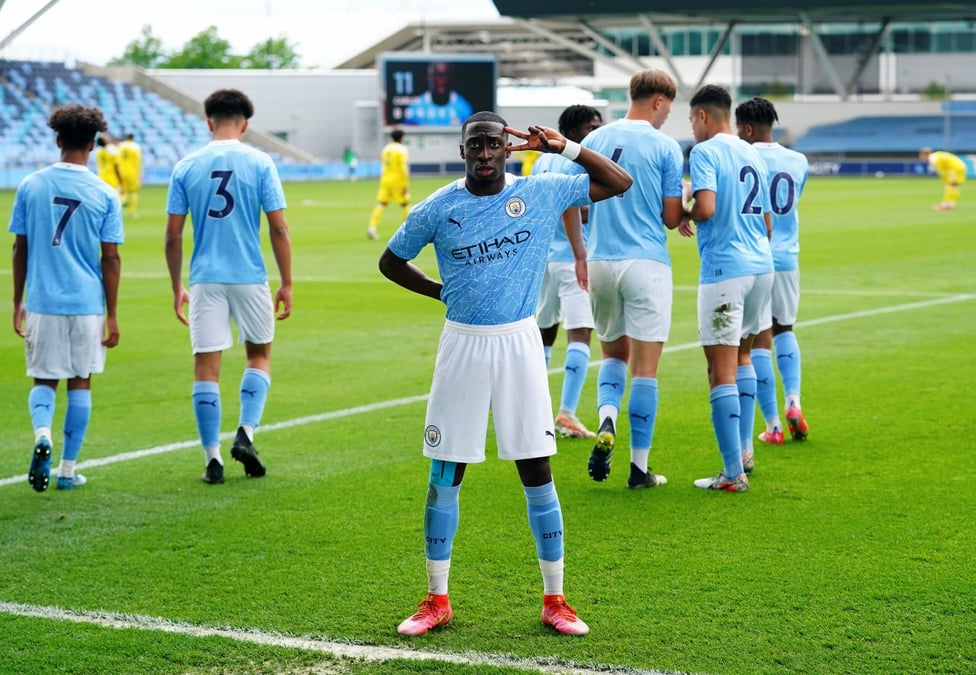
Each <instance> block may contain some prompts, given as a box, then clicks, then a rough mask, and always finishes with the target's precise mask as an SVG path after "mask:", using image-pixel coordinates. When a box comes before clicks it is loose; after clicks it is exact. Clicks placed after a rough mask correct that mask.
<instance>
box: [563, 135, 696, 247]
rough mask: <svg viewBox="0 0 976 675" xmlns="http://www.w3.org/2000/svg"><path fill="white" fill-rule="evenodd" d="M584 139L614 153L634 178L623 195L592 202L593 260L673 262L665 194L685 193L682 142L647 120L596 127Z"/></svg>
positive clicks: (594, 147) (597, 148)
mask: <svg viewBox="0 0 976 675" xmlns="http://www.w3.org/2000/svg"><path fill="white" fill-rule="evenodd" d="M582 145H583V146H584V147H587V148H590V149H591V150H595V151H596V152H599V153H600V154H601V155H603V156H604V157H609V158H610V159H612V160H613V161H615V162H616V163H617V164H619V165H620V166H622V167H623V168H624V169H626V170H627V172H628V173H629V174H630V175H631V176H632V177H633V178H634V184H633V185H631V187H630V189H629V190H627V192H625V193H623V194H622V195H617V196H616V197H613V198H610V199H604V200H603V201H601V202H597V203H596V204H594V205H593V206H592V207H591V208H590V223H591V228H592V231H591V233H590V242H589V256H588V257H589V259H590V260H630V259H635V258H638V259H644V260H656V261H657V262H660V263H664V264H665V265H670V264H671V256H670V255H669V254H668V248H667V229H666V228H665V226H664V221H663V219H662V218H661V210H662V204H663V199H664V198H665V197H679V198H680V197H681V176H682V172H683V169H684V159H683V156H682V154H681V146H680V145H678V142H677V141H675V140H674V139H673V138H671V137H670V136H667V135H665V134H664V133H662V132H661V131H659V130H657V129H655V128H654V127H653V126H651V124H650V123H649V122H647V121H644V120H628V119H623V120H617V121H616V122H612V123H610V124H605V125H603V126H602V127H600V128H599V129H594V130H593V131H592V132H590V133H589V134H588V135H587V137H586V138H584V139H583V143H582Z"/></svg>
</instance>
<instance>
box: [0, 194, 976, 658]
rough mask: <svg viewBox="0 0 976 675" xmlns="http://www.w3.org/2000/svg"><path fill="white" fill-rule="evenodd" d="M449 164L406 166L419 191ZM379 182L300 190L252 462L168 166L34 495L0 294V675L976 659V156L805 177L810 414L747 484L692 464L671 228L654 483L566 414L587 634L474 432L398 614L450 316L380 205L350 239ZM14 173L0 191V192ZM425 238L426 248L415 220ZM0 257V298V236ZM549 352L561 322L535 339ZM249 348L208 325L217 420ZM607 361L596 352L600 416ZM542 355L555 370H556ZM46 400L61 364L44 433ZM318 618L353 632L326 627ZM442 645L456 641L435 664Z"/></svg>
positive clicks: (19, 357)
mask: <svg viewBox="0 0 976 675" xmlns="http://www.w3.org/2000/svg"><path fill="white" fill-rule="evenodd" d="M444 182H446V179H443V178H440V179H417V180H415V181H414V183H413V193H414V196H415V198H417V199H418V200H419V198H420V197H422V196H423V195H426V194H428V193H429V192H430V191H432V190H433V189H434V188H435V187H437V186H439V185H441V184H443V183H444ZM970 187H972V188H974V189H969V188H970ZM375 189H376V183H375V182H374V181H361V182H358V183H331V184H323V183H316V184H290V185H287V186H286V192H287V196H288V200H289V208H288V211H287V217H288V220H289V224H290V226H291V231H292V242H293V250H294V274H295V287H294V298H295V307H294V313H293V316H292V317H291V318H290V319H288V320H287V321H284V322H281V323H279V324H278V335H277V339H276V343H275V346H274V350H273V363H272V367H273V384H272V387H271V392H270V396H269V402H268V406H267V409H266V411H265V416H264V427H263V428H262V429H261V430H259V432H258V435H257V438H256V444H257V446H258V447H259V448H260V450H261V452H262V458H263V459H264V460H265V462H266V464H267V466H268V475H267V477H266V478H262V479H259V480H258V479H245V477H244V473H243V469H242V468H241V467H240V465H237V464H235V463H234V462H232V461H231V459H230V455H229V444H228V443H225V446H224V458H225V462H227V482H226V483H225V484H224V485H219V486H209V485H205V484H203V483H202V482H201V481H200V474H201V473H202V471H203V468H204V466H203V454H202V452H201V451H200V449H199V448H198V447H197V445H196V443H195V439H196V429H195V425H194V420H193V417H192V408H191V405H190V386H191V382H192V367H191V365H192V359H191V356H190V352H189V338H188V335H187V331H186V329H185V327H183V326H182V325H181V324H180V323H178V322H177V320H176V319H175V317H174V316H173V311H172V307H171V304H172V301H171V294H170V291H169V281H168V277H167V274H166V266H165V262H164V258H163V229H164V223H165V215H164V203H165V190H164V188H160V187H156V188H148V189H145V190H144V191H143V194H142V205H141V211H142V215H141V218H139V219H138V220H134V221H130V222H127V223H126V237H127V241H126V244H125V245H124V246H123V247H122V248H121V252H122V279H123V281H122V287H121V299H120V310H119V320H120V325H121V344H120V345H119V347H118V348H116V349H114V350H112V351H111V352H110V353H109V358H108V364H107V368H106V371H105V373H103V374H102V375H99V376H96V378H95V379H94V382H93V399H94V411H93V416H92V421H91V426H90V428H89V433H88V437H87V441H86V444H85V447H84V449H83V452H82V456H81V458H80V459H81V460H82V461H85V462H94V464H90V465H88V466H87V468H82V469H81V470H82V472H83V473H85V474H86V475H87V476H88V478H89V484H88V485H87V486H85V487H84V488H83V489H81V490H77V491H74V492H71V493H65V492H58V491H56V490H54V489H53V488H52V489H49V490H48V491H47V492H45V493H43V494H37V493H35V492H34V491H32V490H31V489H30V487H29V486H28V485H27V481H26V478H23V479H22V480H16V481H15V480H14V479H15V478H16V477H18V476H24V475H25V474H26V472H27V466H28V463H29V453H30V447H31V443H32V435H31V431H30V422H29V417H28V414H27V405H26V397H27V393H28V390H29V388H30V382H29V380H28V379H27V378H26V377H25V375H24V364H23V345H22V342H21V340H20V339H19V338H18V337H17V336H16V335H15V334H14V333H13V331H12V329H11V324H10V323H9V317H10V314H9V307H10V305H9V304H8V314H7V316H8V324H7V331H6V333H5V334H4V335H5V337H4V338H3V339H2V340H0V382H2V388H0V419H2V420H3V424H2V425H0V673H42V672H64V673H154V674H155V673H279V672H287V673H312V672H315V673H363V672H383V673H414V672H425V673H428V672H443V673H476V672H477V673H482V672H491V673H507V672H522V671H521V669H523V668H528V669H533V668H534V669H536V670H540V669H543V668H550V669H553V670H555V671H559V672H563V671H570V670H571V669H573V668H579V669H587V670H592V671H599V670H613V671H614V672H639V671H650V670H656V671H680V672H705V673H760V672H762V673H771V672H805V673H841V672H847V673H892V672H904V673H919V672H937V673H964V672H974V671H976V646H974V640H973V637H974V635H976V583H974V581H973V580H974V578H976V536H974V524H973V523H974V520H973V517H974V513H976V481H974V480H973V477H972V475H970V474H971V473H972V471H973V468H972V466H973V451H974V448H976V446H974V443H973V441H972V437H971V435H970V432H971V431H972V429H973V428H976V406H974V404H973V387H974V385H973V383H974V382H976V359H974V358H973V345H974V337H973V336H974V334H976V267H974V264H973V260H974V259H976V186H968V185H967V186H964V189H963V195H962V200H961V204H960V207H959V209H958V210H957V211H956V212H952V213H939V212H934V211H932V210H931V208H930V207H931V205H932V204H934V203H935V202H936V201H937V200H938V198H939V196H940V191H941V186H940V185H939V183H938V181H937V180H935V179H910V178H884V179H881V180H879V179H875V178H863V179H839V178H816V177H815V178H812V179H811V180H810V181H809V184H808V186H807V192H806V194H805V195H804V198H803V201H802V203H801V214H802V216H801V217H802V247H803V250H802V253H801V267H802V275H803V276H802V293H803V294H802V303H801V307H800V322H799V325H798V326H797V335H798V337H799V341H800V346H801V349H802V353H803V404H804V412H805V414H806V415H807V418H808V421H809V423H810V427H811V432H810V438H809V440H808V441H807V442H804V443H793V442H789V441H788V442H787V443H786V445H784V446H781V447H774V448H767V447H763V446H761V445H759V444H757V445H758V447H757V459H756V471H755V474H754V476H753V479H752V491H750V492H749V493H747V494H743V495H737V494H727V493H721V494H720V493H713V492H704V491H701V490H697V489H695V488H694V487H693V485H692V480H693V479H695V478H700V477H703V476H706V475H709V474H712V473H714V472H715V471H717V470H718V468H719V462H720V460H719V456H718V452H717V450H716V449H715V443H714V438H713V433H712V428H711V424H710V421H709V406H708V391H707V388H708V387H707V380H706V374H705V360H704V357H703V355H702V353H701V349H700V348H699V347H698V346H697V344H696V340H697V331H696V327H695V293H696V284H697V272H698V254H697V250H696V248H695V244H694V242H693V241H690V240H685V239H682V238H680V237H677V236H676V235H675V234H672V236H671V241H670V248H671V252H672V256H673V264H674V281H675V299H674V320H673V329H672V335H671V340H670V342H669V345H668V347H667V351H666V353H665V354H664V356H663V358H662V361H661V367H660V370H659V385H660V391H661V399H660V410H659V413H658V419H657V426H656V431H655V438H654V448H653V451H652V453H651V465H652V466H653V468H654V470H655V471H656V472H659V473H663V474H664V475H666V476H667V477H668V479H669V483H668V484H667V485H666V486H664V487H662V488H656V489H653V490H645V491H629V490H627V489H626V476H627V445H626V442H625V441H624V442H623V443H621V447H620V448H619V450H618V452H617V454H616V457H615V459H614V466H613V471H612V473H611V475H610V478H609V480H608V481H607V482H606V483H602V484H597V483H594V482H592V481H591V480H590V479H589V478H588V477H587V474H586V461H587V457H588V455H589V450H590V446H589V444H588V442H586V441H578V440H560V442H559V454H558V455H556V456H555V457H554V458H553V470H554V474H555V480H556V485H557V488H558V490H559V496H560V500H561V502H562V505H563V512H564V517H565V527H566V584H565V588H566V593H567V598H568V599H569V602H570V603H571V604H573V605H574V606H575V607H576V609H577V610H578V611H579V613H580V616H581V617H582V618H583V619H584V620H585V621H587V622H588V623H589V624H590V627H591V633H590V635H588V636H586V637H584V638H578V639H573V638H565V637H559V636H556V635H554V634H553V633H552V632H551V630H550V629H547V628H545V627H544V626H542V625H541V623H540V622H539V611H540V608H541V592H542V590H541V588H542V586H541V579H540V574H539V569H538V563H537V560H536V556H535V549H534V544H533V540H532V537H531V534H530V532H529V528H528V524H527V521H526V515H525V499H524V496H523V494H522V491H521V489H520V486H519V482H518V478H517V475H516V472H515V468H514V466H513V465H511V464H509V463H503V462H500V461H499V460H497V459H495V458H493V453H494V439H493V437H491V435H489V440H488V446H489V447H488V456H489V461H487V462H486V463H485V464H482V465H477V466H472V467H470V468H469V470H468V472H467V474H466V477H465V482H464V487H463V489H462V490H461V524H460V529H459V532H458V535H457V539H456V542H455V548H454V558H453V569H452V573H451V597H452V601H453V604H454V609H455V615H456V618H455V621H454V623H453V624H452V625H451V626H449V627H447V628H446V629H443V630H439V631H435V632H432V633H431V634H429V635H426V636H422V637H420V638H414V639H407V638H405V637H402V636H399V635H398V634H397V633H396V625H397V624H398V623H399V622H400V621H401V620H402V619H403V618H404V617H406V616H407V615H408V614H410V613H411V612H412V611H413V609H414V608H415V606H416V603H417V602H418V601H419V600H420V599H421V598H422V597H423V594H424V591H425V589H426V580H425V573H424V562H423V537H422V520H423V506H424V496H425V490H426V482H427V473H428V462H427V461H426V460H425V459H424V458H423V457H422V455H421V443H422V432H423V419H424V406H425V403H424V399H423V397H424V396H425V395H426V393H427V389H428V385H429V381H430V375H431V371H432V368H433V360H434V353H435V349H436V345H437V339H438V335H439V333H440V329H441V326H442V324H443V316H444V312H443V307H442V306H440V305H439V304H438V303H436V302H433V301H431V300H429V299H426V298H421V297H418V296H414V295H412V294H410V293H409V292H407V291H405V290H403V289H401V288H399V287H397V286H395V285H393V284H392V283H390V282H388V281H386V280H385V279H383V278H382V277H381V275H380V274H379V273H378V272H377V269H376V262H377V258H378V256H379V254H380V251H381V250H382V247H383V241H385V239H386V238H387V237H388V236H389V235H390V234H391V233H392V231H393V230H394V228H395V227H396V226H397V224H398V216H399V213H398V211H399V209H397V208H396V207H391V208H390V209H388V211H387V213H386V215H385V217H384V221H383V223H382V225H381V240H380V241H379V242H374V241H369V240H367V239H366V237H365V227H366V221H367V219H368V217H369V213H370V209H371V208H372V206H373V199H374V195H375ZM11 200H12V193H11V192H9V191H8V192H3V193H0V213H3V214H9V211H10V203H11ZM5 217H6V216H5ZM187 234H188V235H189V232H188V233H187ZM8 236H9V235H8ZM187 239H189V236H188V237H187ZM266 240H267V237H266V233H265V248H266V250H267V252H268V259H269V261H270V260H271V257H270V247H268V246H267V241H266ZM8 250H9V249H8ZM185 253H186V254H187V259H188V254H189V242H187V247H186V251H185ZM418 263H419V264H420V265H421V266H422V267H424V268H425V269H426V270H427V271H429V272H431V273H435V272H436V269H435V266H434V259H433V255H432V254H431V253H430V252H429V250H428V251H425V252H424V254H423V256H422V257H421V258H420V259H419V261H418ZM0 268H3V273H2V276H0V286H2V289H3V290H2V294H3V297H6V298H8V302H9V298H10V297H11V287H10V263H9V258H8V259H7V262H6V263H2V264H0ZM271 269H272V270H274V267H273V262H272V263H271ZM272 279H273V280H274V281H275V283H276V279H277V277H276V273H275V272H272ZM564 349H565V336H564V335H563V334H561V335H560V338H559V340H558V341H557V348H556V351H555V354H554V356H553V361H552V363H553V366H559V365H561V364H562V358H563V353H564ZM593 352H594V355H598V354H599V347H598V344H597V343H596V341H595V340H594V343H593ZM594 358H596V356H595V357H594ZM243 361H244V358H243V352H242V348H241V347H240V346H237V347H235V348H234V349H232V350H230V351H228V352H227V353H226V354H225V358H224V364H223V372H222V377H221V380H222V381H221V386H222V390H223V397H224V398H223V400H224V425H223V426H224V431H226V432H231V431H233V429H234V427H235V426H236V421H237V419H236V414H237V394H236V388H237V384H238V382H239V379H240V374H241V371H242V369H243ZM595 382H596V371H595V369H591V371H590V375H589V378H588V381H587V386H586V389H585V392H584V396H583V400H582V402H581V405H580V416H581V418H582V419H583V421H584V422H585V423H587V424H589V425H593V424H595V422H596V420H595V416H596V412H595ZM550 383H551V389H552V392H553V396H554V398H558V392H559V389H560V387H561V383H562V377H561V374H559V373H557V372H555V371H554V372H553V375H552V376H551V380H550ZM555 402H556V403H558V401H555ZM64 407H65V394H64V390H63V385H62V389H60V390H59V392H58V410H57V413H56V415H55V429H54V432H55V443H56V447H60V444H61V441H60V427H61V420H62V417H63V413H64ZM758 417H759V415H757V418H758ZM621 419H622V420H623V419H625V416H624V417H622V418H621ZM759 424H761V422H760V421H759V419H757V431H759V430H760V429H759V426H758V425H759ZM619 435H620V438H621V439H627V438H628V431H627V428H626V426H625V425H624V424H623V423H622V428H621V429H620V430H619ZM174 446H175V447H174ZM167 447H169V448H170V449H169V450H168V451H160V452H157V453H154V454H149V453H144V454H139V455H135V456H123V457H120V455H123V453H134V452H136V451H140V450H150V449H162V450H166V448H167ZM57 454H58V452H57V450H56V452H55V456H57ZM126 457H128V458H126ZM99 460H103V461H102V462H101V463H100V462H99ZM331 642H336V643H341V644H343V645H346V646H349V647H350V649H351V650H352V651H350V652H349V654H350V655H348V656H335V655H333V654H330V653H326V652H328V651H329V649H324V648H323V645H326V646H328V644H330V643H331ZM353 648H355V649H353ZM379 648H393V649H396V650H419V651H421V652H423V653H422V654H420V655H419V657H420V660H416V659H414V658H411V657H414V656H418V655H416V654H413V653H410V652H406V651H399V652H392V653H387V652H381V651H376V650H378V649H379ZM357 650H359V651H357ZM444 655H447V657H448V658H449V659H451V658H453V659H454V661H450V660H449V661H442V660H434V659H435V657H441V656H444ZM458 657H464V658H458ZM614 669H615V670H614ZM550 672H551V671H550Z"/></svg>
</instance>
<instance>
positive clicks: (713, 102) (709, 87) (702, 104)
mask: <svg viewBox="0 0 976 675" xmlns="http://www.w3.org/2000/svg"><path fill="white" fill-rule="evenodd" d="M689 105H690V106H691V108H692V109H694V108H708V109H709V111H710V113H711V114H712V115H716V116H722V117H725V118H726V119H727V118H728V117H729V116H730V114H731V112H732V96H731V95H730V94H729V91H728V89H726V88H725V87H720V86H719V85H717V84H706V85H705V86H703V87H700V88H699V89H698V91H696V92H695V95H694V96H692V97H691V101H690V102H689Z"/></svg>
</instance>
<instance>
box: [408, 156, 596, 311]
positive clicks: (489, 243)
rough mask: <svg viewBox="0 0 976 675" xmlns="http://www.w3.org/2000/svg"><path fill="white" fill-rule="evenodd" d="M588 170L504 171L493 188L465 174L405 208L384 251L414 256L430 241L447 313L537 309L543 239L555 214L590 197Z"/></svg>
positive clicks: (548, 237)
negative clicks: (501, 182) (472, 186)
mask: <svg viewBox="0 0 976 675" xmlns="http://www.w3.org/2000/svg"><path fill="white" fill-rule="evenodd" d="M589 191H590V177H589V175H587V174H578V175H574V176H566V175H562V174H555V173H546V174H541V175H538V176H514V175H512V174H507V175H506V176H505V187H504V188H502V190H501V191H500V192H499V193H498V194H494V195H486V196H478V195H474V194H472V193H470V192H468V190H467V188H465V187H464V179H459V180H457V181H454V182H453V183H450V184H448V185H445V186H444V187H442V188H440V189H439V190H437V191H436V192H434V194H432V195H430V196H429V197H427V199H425V200H424V201H422V202H420V203H419V204H417V206H415V207H414V208H413V210H411V211H410V214H409V215H408V216H407V220H406V221H405V222H404V223H403V225H401V226H400V228H399V229H398V230H397V231H396V232H395V233H394V235H393V237H392V239H390V243H389V248H390V251H391V252H392V253H393V254H395V255H397V256H399V257H400V258H403V259H404V260H413V259H414V258H416V257H417V255H418V254H419V253H420V251H421V250H422V249H423V248H424V247H425V246H426V245H427V244H433V245H434V252H435V254H436V257H437V267H438V270H439V271H440V276H441V282H442V283H443V284H444V288H443V289H442V291H441V300H442V301H443V302H444V304H445V305H447V318H448V319H449V320H451V321H456V322H458V323H464V324H470V325H477V326H495V325H499V324H505V323H512V322H514V321H520V320H522V319H526V318H528V317H531V316H533V315H534V314H535V308H536V304H537V303H538V301H539V288H540V287H541V286H542V275H543V273H544V272H545V268H546V260H547V258H548V255H549V245H550V243H552V236H553V231H554V230H555V229H556V223H558V222H560V221H559V216H560V214H561V213H562V212H563V211H565V210H566V209H567V208H569V207H570V206H582V205H584V204H588V203H589Z"/></svg>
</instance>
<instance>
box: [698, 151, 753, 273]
mask: <svg viewBox="0 0 976 675" xmlns="http://www.w3.org/2000/svg"><path fill="white" fill-rule="evenodd" d="M689 161H690V164H691V188H692V190H693V191H695V192H698V191H699V190H711V191H712V192H714V193H715V213H714V215H712V217H711V218H709V219H708V220H705V221H702V222H696V223H695V225H696V229H697V234H696V237H697V239H698V252H699V254H700V255H701V274H700V276H699V283H702V284H713V283H716V282H719V281H724V280H726V279H735V278H737V277H744V276H749V275H753V274H767V273H769V272H772V271H773V255H772V252H771V250H770V246H769V239H768V238H767V237H766V222H765V220H764V219H763V213H766V212H768V211H769V210H770V206H769V182H768V180H767V178H766V175H767V174H766V164H765V162H763V160H762V157H760V156H759V152H758V151H757V150H756V149H755V148H753V147H752V146H751V145H749V143H747V142H745V141H744V140H742V139H741V138H739V137H738V136H733V135H732V134H727V133H722V134H716V135H715V136H712V138H710V139H708V140H707V141H704V142H702V143H698V144H697V145H695V146H694V147H693V148H692V149H691V157H690V160H689Z"/></svg>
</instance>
